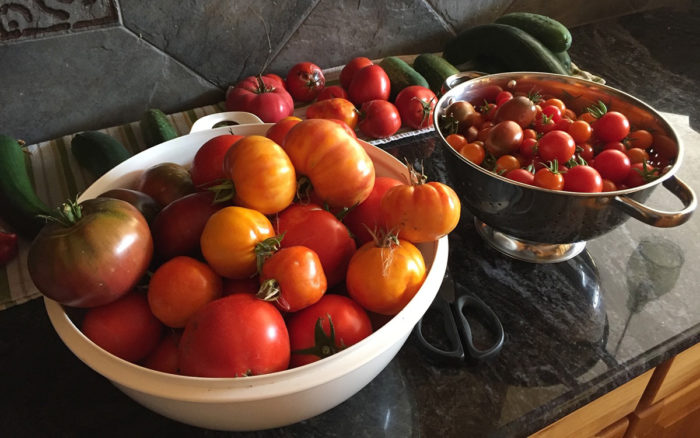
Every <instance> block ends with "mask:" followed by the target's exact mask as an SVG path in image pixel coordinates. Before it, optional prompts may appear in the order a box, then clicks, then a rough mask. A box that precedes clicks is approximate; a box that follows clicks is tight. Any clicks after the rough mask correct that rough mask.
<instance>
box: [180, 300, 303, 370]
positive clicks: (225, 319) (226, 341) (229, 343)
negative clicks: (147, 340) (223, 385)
mask: <svg viewBox="0 0 700 438" xmlns="http://www.w3.org/2000/svg"><path fill="white" fill-rule="evenodd" d="M290 354H291V353H290V347H289V333H288V331H287V327H286V325H285V323H284V318H283V317H282V314H281V313H280V311H279V310H277V308H276V307H275V306H274V305H273V304H272V303H268V302H266V301H263V300H259V299H257V298H255V296H254V295H248V294H234V295H229V296H226V297H223V298H219V299H218V300H214V301H212V302H210V303H209V304H207V305H206V306H204V307H203V308H202V309H200V310H199V311H198V312H197V313H195V315H194V316H193V317H192V319H190V321H189V322H188V323H187V326H185V330H184V332H183V333H182V338H181V339H180V345H179V347H178V358H179V361H180V372H181V373H182V374H184V375H187V376H198V377H242V376H250V375H253V376H254V375H260V374H267V373H273V372H276V371H282V370H285V369H287V368H288V367H289V357H290Z"/></svg>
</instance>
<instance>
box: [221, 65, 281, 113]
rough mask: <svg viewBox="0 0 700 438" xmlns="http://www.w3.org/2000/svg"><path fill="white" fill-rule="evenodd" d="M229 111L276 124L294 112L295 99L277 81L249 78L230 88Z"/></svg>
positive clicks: (267, 78) (227, 102)
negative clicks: (248, 114) (245, 112)
mask: <svg viewBox="0 0 700 438" xmlns="http://www.w3.org/2000/svg"><path fill="white" fill-rule="evenodd" d="M226 109H227V110H228V111H247V112H249V113H253V114H255V115H256V116H258V117H260V119H261V120H262V121H263V122H265V123H275V122H278V121H280V120H282V119H283V118H285V117H287V116H291V115H292V113H293V112H294V99H292V96H291V95H290V94H289V93H288V92H287V90H285V89H284V87H283V86H280V85H279V83H278V81H277V79H270V78H269V77H266V76H258V77H256V76H249V77H247V78H245V79H243V80H242V81H240V82H238V83H237V84H236V85H235V86H233V87H229V89H228V92H227V93H226Z"/></svg>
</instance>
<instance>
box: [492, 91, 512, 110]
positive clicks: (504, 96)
mask: <svg viewBox="0 0 700 438" xmlns="http://www.w3.org/2000/svg"><path fill="white" fill-rule="evenodd" d="M512 98H513V93H511V92H510V91H506V90H503V91H501V92H500V93H498V94H497V95H496V99H495V100H496V105H497V106H499V107H500V106H501V105H503V104H504V103H506V102H507V101H509V100H510V99H512Z"/></svg>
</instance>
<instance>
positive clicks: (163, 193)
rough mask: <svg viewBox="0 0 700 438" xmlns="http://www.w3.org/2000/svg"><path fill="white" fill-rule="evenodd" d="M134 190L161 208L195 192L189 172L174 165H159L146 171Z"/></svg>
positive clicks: (182, 167) (180, 166) (178, 165)
mask: <svg viewBox="0 0 700 438" xmlns="http://www.w3.org/2000/svg"><path fill="white" fill-rule="evenodd" d="M136 190H138V191H139V192H143V193H145V194H147V195H148V196H150V197H151V198H153V199H154V200H155V201H156V202H157V203H158V204H159V205H160V206H161V207H165V206H166V205H168V204H170V203H171V202H173V201H174V200H176V199H179V198H181V197H183V196H185V195H189V194H190V193H194V192H196V191H197V189H196V187H195V186H194V183H193V182H192V176H191V175H190V171H189V170H187V169H186V168H185V167H184V166H182V165H180V164H176V163H159V164H155V165H153V166H151V167H149V168H148V169H146V170H145V171H144V172H143V173H142V174H141V175H140V176H139V179H138V181H137V183H136Z"/></svg>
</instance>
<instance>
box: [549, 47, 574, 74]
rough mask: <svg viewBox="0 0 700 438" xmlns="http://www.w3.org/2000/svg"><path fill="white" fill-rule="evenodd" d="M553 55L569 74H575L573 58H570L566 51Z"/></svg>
mask: <svg viewBox="0 0 700 438" xmlns="http://www.w3.org/2000/svg"><path fill="white" fill-rule="evenodd" d="M552 55H554V57H555V58H557V59H558V60H559V62H560V63H561V66H562V67H564V70H566V73H567V74H571V73H573V70H572V69H571V56H569V52H568V51H566V50H564V51H563V52H552Z"/></svg>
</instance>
